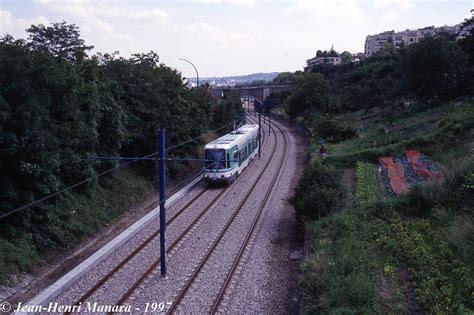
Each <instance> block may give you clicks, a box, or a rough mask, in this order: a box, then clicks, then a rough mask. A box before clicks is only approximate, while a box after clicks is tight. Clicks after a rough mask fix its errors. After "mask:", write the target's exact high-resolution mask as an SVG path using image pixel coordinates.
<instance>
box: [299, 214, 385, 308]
mask: <svg viewBox="0 0 474 315" xmlns="http://www.w3.org/2000/svg"><path fill="white" fill-rule="evenodd" d="M307 230H308V239H309V246H310V255H309V256H308V257H307V258H306V259H305V261H304V263H303V265H302V276H301V280H300V288H301V292H302V312H303V313H315V314H320V313H331V314H369V313H379V312H380V305H379V298H378V291H377V276H378V275H377V270H378V269H379V268H378V263H377V258H376V252H375V250H374V246H373V245H372V244H370V242H369V241H370V236H369V233H368V231H369V230H368V225H367V222H366V220H365V219H364V217H363V216H361V215H360V213H359V212H358V213H354V212H344V213H337V214H335V215H334V216H329V217H326V218H322V219H321V220H318V221H314V222H312V223H310V224H308V225H307Z"/></svg>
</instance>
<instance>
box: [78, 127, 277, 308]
mask: <svg viewBox="0 0 474 315" xmlns="http://www.w3.org/2000/svg"><path fill="white" fill-rule="evenodd" d="M273 134H274V139H275V141H276V135H275V131H274V132H273ZM262 136H263V139H264V142H265V143H266V142H267V140H268V139H267V136H266V133H265V132H263V133H262ZM285 142H286V140H285ZM285 146H286V144H285ZM262 147H263V145H262ZM275 150H276V144H274V146H273V149H272V152H271V154H269V157H270V158H269V159H268V160H267V163H266V165H265V167H264V169H265V168H266V167H267V166H268V164H269V163H270V161H271V157H273V156H274V153H275ZM263 173H264V170H262V172H261V173H260V175H262V174H263ZM260 177H261V176H258V179H255V184H254V185H253V187H255V185H257V183H258V182H259V179H260ZM237 182H238V181H237ZM273 182H274V181H273ZM229 188H232V186H230V187H229ZM251 190H252V189H250V190H249V193H250V192H251ZM227 191H228V188H222V189H220V190H219V192H214V196H213V197H212V200H211V201H210V202H208V205H207V206H205V207H204V208H205V209H204V210H203V211H201V212H199V214H197V216H196V215H195V216H194V219H193V220H187V221H188V223H187V224H186V226H185V228H184V231H182V230H183V226H181V231H182V232H181V233H178V234H179V235H178V234H176V233H175V236H174V237H171V238H170V239H172V240H173V242H172V243H171V245H170V247H169V248H168V253H171V254H172V255H173V252H176V250H177V248H178V247H179V244H180V243H181V242H182V241H183V240H185V239H186V238H188V237H189V236H188V234H189V233H190V232H191V231H192V230H194V229H196V226H197V225H199V222H200V221H202V219H203V217H205V216H206V215H207V214H206V213H207V212H208V211H209V210H210V209H211V208H212V207H213V206H214V204H215V203H216V202H217V201H218V200H219V199H220V198H221V197H222V196H223V195H225V194H226V192H227ZM230 193H231V192H227V194H230ZM235 194H236V193H235V192H234V193H233V195H235ZM206 195H209V191H208V190H207V188H204V189H203V190H202V191H201V192H199V193H198V194H197V195H196V196H194V197H193V198H192V199H191V200H189V201H188V202H187V203H186V204H185V205H184V206H183V207H181V208H180V209H178V210H175V213H174V215H173V216H172V217H171V218H170V220H169V221H168V223H167V224H172V223H173V222H174V221H175V220H177V219H178V218H179V217H180V215H182V214H183V213H186V212H187V211H186V210H187V209H189V208H191V206H193V207H194V206H196V204H198V203H200V202H201V201H200V200H201V198H202V197H203V196H206ZM207 198H209V196H208V197H207ZM197 207H199V206H197ZM262 207H263V205H262ZM200 208H203V207H202V206H201V207H200ZM189 221H191V223H189ZM257 221H258V218H257V220H256V221H255V224H256V222H257ZM255 224H254V225H255ZM158 233H159V230H157V231H155V232H153V233H151V234H149V235H148V236H147V237H146V238H145V241H143V242H142V243H141V244H140V245H138V246H137V247H136V248H135V249H134V250H133V251H131V252H130V253H129V254H128V255H127V256H126V258H125V259H123V260H121V261H119V262H116V263H114V266H113V268H112V269H111V270H110V271H109V272H107V273H106V274H105V276H103V277H102V278H101V279H100V280H99V281H97V282H96V283H95V284H94V285H92V286H91V287H89V288H88V289H85V290H84V289H82V290H81V291H82V292H84V293H82V294H81V296H80V297H78V298H77V297H76V298H75V299H74V300H73V302H71V301H70V300H69V304H72V303H73V304H76V305H77V304H81V303H84V302H85V301H92V302H94V301H100V303H101V304H104V303H107V304H114V305H121V304H127V302H128V301H129V300H130V299H132V300H133V294H134V293H137V292H139V289H140V287H141V286H142V285H143V284H144V283H146V280H147V279H148V278H150V277H153V276H154V275H156V273H157V272H156V271H157V268H159V259H155V260H154V262H153V263H150V262H148V263H146V264H142V268H141V270H142V271H141V272H140V274H138V275H136V276H135V277H132V279H133V280H131V281H127V280H125V278H126V277H125V278H124V277H123V274H124V273H127V272H128V271H127V265H129V264H132V262H133V261H135V262H134V263H135V264H136V263H137V260H138V263H139V264H140V258H139V256H140V255H141V254H142V253H143V252H144V251H147V250H148V251H149V250H150V247H151V246H154V249H153V251H155V252H156V253H158V252H159V246H157V245H156V243H157V242H156V239H157V235H158ZM247 242H248V241H247ZM152 244H154V245H152ZM155 258H156V257H155ZM145 265H147V266H145ZM145 267H146V268H145ZM158 277H159V276H158ZM114 281H115V282H116V281H121V282H122V283H124V282H126V286H125V287H126V289H124V290H120V291H121V292H122V293H120V294H119V295H117V294H111V292H110V291H108V290H109V288H111V287H114V286H115V285H114V284H113V283H114ZM158 282H160V281H158ZM122 286H123V285H122ZM104 293H105V294H108V295H109V298H106V299H103V295H104ZM76 296H77V295H76ZM112 296H114V297H112Z"/></svg>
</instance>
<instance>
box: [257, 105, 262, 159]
mask: <svg viewBox="0 0 474 315" xmlns="http://www.w3.org/2000/svg"><path fill="white" fill-rule="evenodd" d="M261 129H262V114H261V112H260V111H259V112H258V158H260V148H261V147H262V145H261V144H262V143H261V137H262V135H261V132H260V130H261Z"/></svg>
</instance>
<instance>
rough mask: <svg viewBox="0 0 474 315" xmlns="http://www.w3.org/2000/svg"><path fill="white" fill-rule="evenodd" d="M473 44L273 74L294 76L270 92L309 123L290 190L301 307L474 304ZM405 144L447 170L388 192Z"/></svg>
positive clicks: (368, 309)
mask: <svg viewBox="0 0 474 315" xmlns="http://www.w3.org/2000/svg"><path fill="white" fill-rule="evenodd" d="M473 23H474V21H473V19H472V18H471V19H469V20H467V21H466V22H465V24H466V25H469V24H470V25H472V24H473ZM473 45H474V30H472V31H471V34H470V36H468V37H466V38H465V39H462V40H458V41H455V40H454V39H453V38H452V36H450V35H449V34H438V35H437V36H433V37H428V38H426V39H424V40H423V41H421V42H419V43H417V44H413V45H410V46H408V47H405V48H402V49H395V48H394V47H393V46H391V45H387V46H386V47H385V48H384V49H383V50H382V51H381V52H379V53H378V54H377V55H376V56H374V57H372V58H369V59H367V60H366V61H364V62H361V63H359V64H354V63H350V64H344V65H342V66H337V67H320V68H318V69H316V70H315V72H313V73H302V72H297V73H294V74H291V73H284V74H280V75H279V77H277V78H276V79H275V80H277V81H278V80H280V81H285V82H293V83H296V84H298V87H297V89H296V90H295V91H294V92H293V93H292V94H291V95H290V96H288V97H286V96H285V95H282V96H280V97H279V96H276V95H275V96H273V101H272V102H273V104H278V103H282V102H284V104H283V106H284V108H285V110H286V113H287V115H288V116H289V117H290V118H291V119H293V120H296V121H299V122H301V123H303V124H305V125H306V126H307V127H308V129H309V130H310V132H311V146H310V152H309V153H310V155H311V162H310V163H309V165H308V166H307V169H306V171H305V174H304V176H303V178H302V179H301V181H300V183H299V185H298V187H297V190H296V192H295V195H294V196H293V197H292V198H291V200H290V201H291V203H292V204H293V205H294V207H295V209H296V213H297V216H298V218H299V219H300V220H302V222H304V225H305V227H306V240H307V248H308V252H307V256H306V258H305V260H304V262H303V264H302V276H301V280H300V287H301V293H302V304H301V311H302V312H303V313H317V314H320V313H322V314H369V313H370V314H372V313H384V314H399V313H418V312H427V313H433V314H452V313H459V314H464V313H472V312H474V264H473V261H474V199H473V198H472V196H473V193H474V143H473V139H474V138H473V135H474V123H473V122H474V98H473V95H474V93H473V92H474V80H473V79H474V49H473V47H474V46H473ZM269 106H270V105H269ZM374 141H375V142H374ZM323 142H324V143H325V146H326V149H327V151H328V156H327V157H320V155H319V150H318V149H319V146H320V143H323ZM406 149H412V150H419V151H421V152H422V153H424V154H426V155H428V156H430V157H431V158H432V160H433V161H434V162H435V164H436V165H437V167H438V168H439V169H441V170H442V172H443V173H444V179H443V180H442V181H439V182H432V183H427V184H422V185H418V186H415V187H413V188H412V189H411V190H410V192H409V193H407V194H402V195H401V196H399V197H393V196H391V195H390V194H388V192H387V191H386V189H385V188H384V186H383V184H382V179H381V176H380V174H379V171H378V167H379V165H378V161H379V158H380V157H384V156H402V155H403V154H404V151H405V150H406ZM344 172H346V173H347V172H353V173H354V174H355V183H351V182H350V181H349V183H348V182H347V178H345V182H342V177H343V173H344ZM348 200H354V201H353V202H350V203H348ZM348 205H349V206H348ZM350 205H352V206H351V207H350Z"/></svg>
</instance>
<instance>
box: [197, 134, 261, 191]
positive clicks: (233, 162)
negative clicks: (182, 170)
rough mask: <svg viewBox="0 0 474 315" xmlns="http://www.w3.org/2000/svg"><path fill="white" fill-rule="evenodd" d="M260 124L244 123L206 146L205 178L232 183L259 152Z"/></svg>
mask: <svg viewBox="0 0 474 315" xmlns="http://www.w3.org/2000/svg"><path fill="white" fill-rule="evenodd" d="M258 146H259V142H258V125H244V126H242V127H240V128H238V129H237V130H234V131H232V132H231V133H228V134H226V135H225V136H223V137H220V138H219V139H216V140H214V141H212V142H210V143H208V144H206V146H205V147H204V159H205V172H204V178H205V180H206V181H208V182H211V183H217V182H224V183H229V184H230V183H232V182H233V181H234V180H235V179H236V178H237V176H238V175H239V174H240V173H242V171H243V169H244V168H246V167H247V165H248V164H249V162H250V160H251V159H253V158H254V157H255V155H257V152H258Z"/></svg>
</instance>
